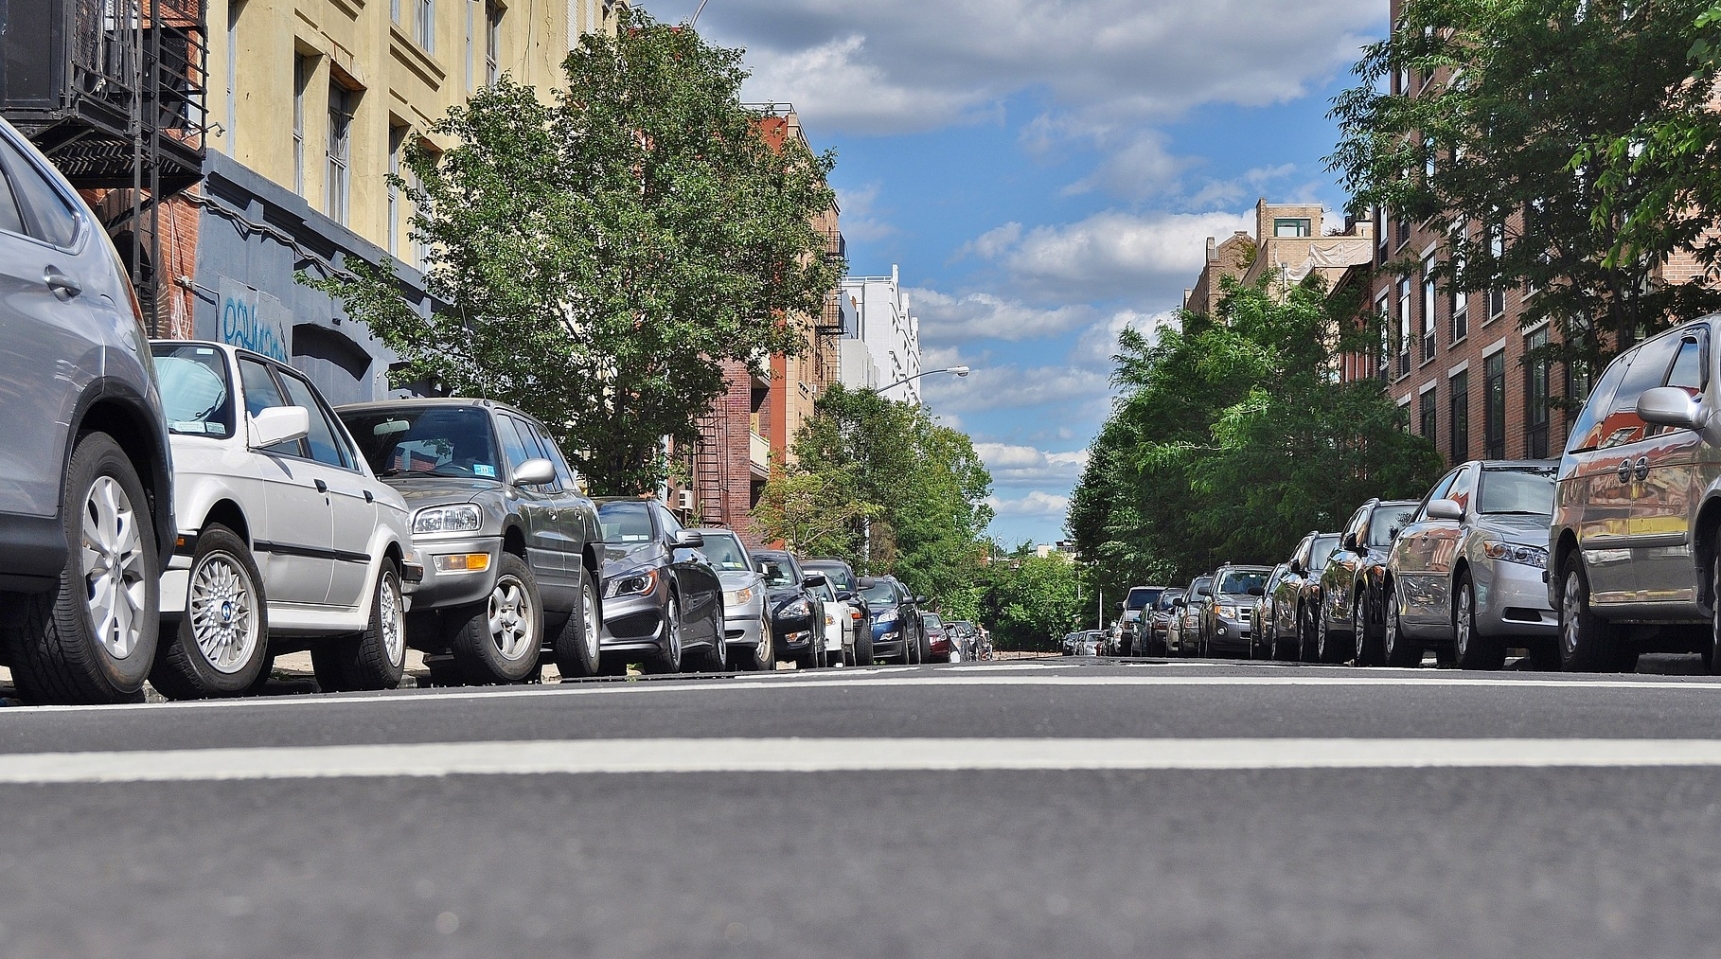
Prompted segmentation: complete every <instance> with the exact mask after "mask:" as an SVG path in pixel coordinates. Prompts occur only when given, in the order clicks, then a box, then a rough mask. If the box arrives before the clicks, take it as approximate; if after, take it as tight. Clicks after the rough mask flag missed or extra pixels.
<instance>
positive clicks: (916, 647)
mask: <svg viewBox="0 0 1721 959" xmlns="http://www.w3.org/2000/svg"><path fill="white" fill-rule="evenodd" d="M860 593H861V598H862V599H865V600H866V605H867V615H868V618H869V619H871V620H872V651H873V655H874V656H875V657H876V658H878V659H881V660H884V661H886V662H889V661H891V660H895V661H896V662H899V663H902V664H904V665H909V664H912V663H921V662H925V661H926V659H927V658H928V657H929V656H931V655H932V654H931V651H930V650H928V649H927V648H926V632H925V631H924V630H922V629H921V627H920V603H921V602H922V599H921V597H919V596H916V595H914V594H913V593H911V592H909V591H908V587H906V586H904V585H902V583H900V582H898V581H897V579H896V577H894V576H876V577H862V578H861V580H860Z"/></svg>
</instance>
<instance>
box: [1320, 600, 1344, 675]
mask: <svg viewBox="0 0 1721 959" xmlns="http://www.w3.org/2000/svg"><path fill="white" fill-rule="evenodd" d="M1344 655H1345V654H1344V652H1342V651H1340V650H1339V649H1338V642H1337V641H1336V640H1335V639H1334V638H1333V631H1332V626H1331V625H1330V624H1329V623H1328V622H1327V611H1326V610H1325V609H1322V610H1320V611H1319V612H1317V613H1315V661H1316V662H1320V663H1342V662H1344V660H1343V659H1342V658H1341V657H1343V656H1344Z"/></svg>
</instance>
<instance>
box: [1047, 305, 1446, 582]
mask: <svg viewBox="0 0 1721 959" xmlns="http://www.w3.org/2000/svg"><path fill="white" fill-rule="evenodd" d="M1228 291H1229V293H1228V296H1227V298H1226V300H1225V301H1224V302H1223V303H1222V305H1221V308H1220V316H1219V317H1217V318H1214V317H1208V316H1206V315H1204V314H1199V313H1189V312H1185V313H1183V314H1182V316H1181V328H1176V329H1173V328H1166V329H1161V330H1160V331H1159V332H1158V335H1157V336H1156V337H1153V338H1149V337H1148V336H1145V335H1142V334H1140V333H1136V332H1134V331H1126V332H1125V333H1124V335H1123V336H1122V338H1121V339H1120V342H1119V354H1118V356H1117V358H1116V362H1117V369H1116V372H1115V373H1114V376H1113V380H1114V382H1115V384H1116V385H1117V386H1118V388H1119V396H1118V397H1117V399H1116V400H1115V405H1114V409H1113V412H1112V415H1111V417H1110V418H1109V419H1108V420H1107V422H1106V424H1105V426H1104V427H1103V428H1102V429H1101V431H1100V434H1099V436H1098V437H1097V438H1096V440H1095V441H1094V443H1093V446H1092V449H1091V454H1090V458H1089V461H1088V465H1087V468H1086V469H1085V470H1084V471H1083V474H1082V478H1081V481H1080V483H1079V484H1078V485H1077V487H1076V490H1075V493H1074V496H1073V498H1072V502H1071V505H1070V513H1069V519H1068V523H1069V529H1070V533H1071V535H1072V537H1073V538H1074V539H1075V541H1076V544H1077V547H1078V549H1079V551H1080V553H1081V555H1082V556H1083V557H1084V559H1088V560H1091V561H1092V562H1093V563H1094V565H1095V566H1096V567H1097V573H1098V575H1097V582H1098V583H1099V584H1100V585H1102V586H1103V587H1104V588H1105V589H1106V590H1107V592H1108V593H1110V592H1114V591H1115V592H1117V593H1118V595H1119V596H1120V598H1121V596H1122V592H1121V591H1122V590H1123V589H1126V588H1127V587H1129V586H1131V585H1140V584H1143V583H1150V582H1158V583H1177V582H1183V581H1186V580H1187V579H1189V578H1190V577H1193V576H1194V575H1197V574H1199V573H1201V572H1203V571H1206V570H1209V569H1211V568H1213V567H1214V566H1216V565H1218V564H1219V563H1221V562H1225V561H1235V562H1250V563H1273V562H1277V561H1278V560H1280V559H1282V558H1283V557H1284V556H1285V555H1286V554H1287V553H1288V552H1289V550H1290V547H1291V546H1292V545H1293V544H1294V543H1295V541H1296V540H1297V538H1299V537H1300V536H1302V534H1304V533H1306V532H1308V531H1309V530H1311V529H1320V530H1333V529H1336V528H1337V527H1338V525H1339V524H1340V523H1342V522H1343V521H1344V520H1345V519H1346V518H1348V517H1349V515H1350V513H1351V511H1352V510H1354V509H1355V508H1356V507H1357V506H1358V505H1360V504H1361V503H1362V502H1363V501H1364V500H1366V499H1368V498H1369V497H1371V496H1383V497H1384V496H1411V495H1415V496H1420V495H1422V493H1423V492H1425V491H1426V490H1427V488H1428V485H1429V484H1430V483H1431V482H1432V481H1433V480H1434V478H1435V477H1436V476H1437V475H1438V473H1439V470H1440V468H1441V461H1440V457H1439V455H1438V454H1437V453H1436V452H1435V451H1434V449H1433V447H1432V445H1431V444H1430V443H1429V442H1428V441H1427V440H1425V439H1423V438H1421V437H1418V436H1412V435H1410V434H1408V433H1407V432H1405V430H1404V429H1403V425H1404V424H1403V422H1402V420H1401V413H1400V411H1399V410H1398V409H1397V408H1396V407H1395V406H1394V405H1393V403H1392V401H1391V400H1390V399H1389V398H1388V397H1387V396H1386V394H1385V390H1384V388H1383V386H1382V384H1381V383H1380V382H1379V381H1377V380H1368V381H1364V382H1357V383H1339V382H1337V377H1336V375H1335V372H1336V370H1337V369H1338V359H1339V357H1340V356H1341V355H1343V354H1344V353H1346V352H1349V351H1352V350H1355V349H1358V348H1362V347H1365V346H1367V345H1368V344H1371V343H1373V342H1377V341H1376V340H1375V335H1376V332H1375V330H1376V329H1377V327H1374V326H1373V325H1372V324H1370V325H1368V326H1365V327H1363V328H1360V329H1359V328H1358V327H1357V326H1356V324H1355V321H1354V320H1355V304H1354V301H1351V300H1348V299H1345V298H1338V299H1333V300H1329V299H1328V297H1327V296H1326V293H1325V290H1324V289H1323V287H1322V284H1321V281H1320V280H1319V279H1318V278H1317V277H1311V278H1310V279H1309V280H1307V281H1305V282H1304V283H1303V284H1302V285H1301V286H1298V287H1296V288H1294V289H1292V290H1291V291H1290V293H1289V295H1288V297H1286V298H1285V299H1284V300H1283V301H1282V302H1281V301H1280V300H1278V299H1277V298H1276V297H1274V296H1273V295H1271V294H1269V293H1268V292H1267V290H1266V289H1265V288H1239V287H1237V286H1236V285H1235V284H1232V285H1230V286H1229V287H1228Z"/></svg>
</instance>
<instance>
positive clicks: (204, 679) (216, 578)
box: [149, 525, 269, 699]
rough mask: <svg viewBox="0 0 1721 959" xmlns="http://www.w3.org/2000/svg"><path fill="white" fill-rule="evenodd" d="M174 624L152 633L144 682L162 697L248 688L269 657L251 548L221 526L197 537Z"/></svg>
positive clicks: (264, 606)
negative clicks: (155, 644)
mask: <svg viewBox="0 0 1721 959" xmlns="http://www.w3.org/2000/svg"><path fill="white" fill-rule="evenodd" d="M187 583H188V585H187V589H186V596H185V611H184V613H183V614H182V615H181V616H180V619H179V628H177V629H175V630H172V631H171V632H169V633H168V634H167V635H165V636H162V637H160V639H159V642H160V648H159V649H158V650H157V651H156V656H155V665H154V666H153V667H152V668H151V669H150V671H149V682H150V685H152V686H154V687H155V688H156V691H157V692H159V693H161V694H162V695H163V696H166V697H167V698H168V699H209V698H211V697H215V696H233V695H237V694H240V693H245V692H248V691H250V690H251V687H252V686H253V685H255V684H256V683H257V677H258V676H265V677H266V676H267V675H268V674H267V673H266V672H264V666H265V661H266V660H268V659H269V603H268V600H267V598H266V597H265V596H264V594H263V577H262V574H260V573H259V572H257V561H256V560H255V558H253V557H252V555H251V549H250V547H248V546H247V545H246V544H245V540H243V539H241V538H240V537H239V535H238V534H236V533H234V532H233V531H232V530H230V529H228V528H227V527H225V526H219V525H215V526H210V527H208V528H207V529H205V530H203V532H201V533H199V534H198V536H197V549H196V551H195V552H194V553H193V554H192V557H191V570H190V574H189V575H188V577H187Z"/></svg>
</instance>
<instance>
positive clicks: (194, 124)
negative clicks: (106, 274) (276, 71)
mask: <svg viewBox="0 0 1721 959" xmlns="http://www.w3.org/2000/svg"><path fill="white" fill-rule="evenodd" d="M203 4H204V0H0V114H4V115H5V117H6V119H8V120H10V121H11V122H12V124H13V125H14V126H16V127H17V128H18V129H19V130H20V131H22V132H23V133H24V135H25V136H27V137H29V138H30V139H31V141H33V142H34V143H35V144H36V146H37V148H38V149H40V150H41V151H42V152H43V153H44V154H46V155H47V157H48V159H50V160H52V161H53V162H54V164H55V165H56V166H58V167H59V169H60V171H61V172H62V173H64V174H65V176H66V179H68V180H70V181H71V183H72V185H73V186H74V187H76V188H77V189H78V190H79V191H80V192H82V193H83V194H84V196H85V198H86V200H89V201H90V202H91V206H92V208H96V209H100V210H104V211H108V213H107V214H106V216H107V220H106V222H105V223H104V224H103V225H104V227H106V229H107V231H108V233H109V235H111V236H114V237H115V238H116V240H117V241H118V247H119V252H120V256H121V258H122V259H124V260H125V261H126V264H127V266H128V268H129V269H130V270H131V276H132V283H133V284H134V285H135V286H136V288H137V293H138V301H139V302H140V303H142V304H143V307H144V311H145V314H146V316H147V317H148V320H149V324H150V332H151V333H152V334H153V333H154V332H155V331H156V315H157V309H158V306H159V304H160V293H161V286H162V279H163V278H162V272H163V271H162V270H161V269H159V268H158V265H159V264H161V263H162V251H161V229H160V226H161V206H162V203H163V202H164V201H165V200H167V199H168V198H170V197H172V196H173V195H174V194H176V193H179V192H181V191H183V190H186V189H188V188H190V187H191V186H192V185H193V184H195V183H197V181H198V180H200V179H201V178H202V176H203V149H204V144H203V137H204V130H205V99H204V84H205V77H206V62H207V55H208V51H207V45H206V41H205V38H206V37H207V36H208V31H207V25H206V23H205V12H204V5H203ZM116 191H117V192H116ZM98 195H99V196H98ZM116 201H117V202H116ZM168 279H169V280H171V279H172V278H171V277H168Z"/></svg>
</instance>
